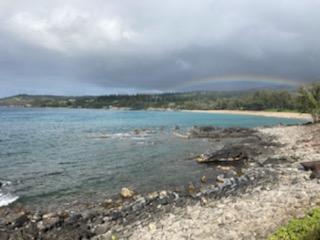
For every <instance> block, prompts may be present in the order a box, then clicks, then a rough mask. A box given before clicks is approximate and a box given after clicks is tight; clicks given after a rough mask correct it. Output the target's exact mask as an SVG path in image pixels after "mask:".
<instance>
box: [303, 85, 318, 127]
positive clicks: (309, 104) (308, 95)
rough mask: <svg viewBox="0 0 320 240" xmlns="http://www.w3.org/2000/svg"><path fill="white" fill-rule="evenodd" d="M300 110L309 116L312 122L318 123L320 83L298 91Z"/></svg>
mask: <svg viewBox="0 0 320 240" xmlns="http://www.w3.org/2000/svg"><path fill="white" fill-rule="evenodd" d="M299 102H300V109H301V111H303V112H308V113H310V114H311V116H312V119H313V122H320V82H317V83H313V84H310V85H307V86H303V87H301V88H300V89H299Z"/></svg>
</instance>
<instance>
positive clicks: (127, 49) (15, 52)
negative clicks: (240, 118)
mask: <svg viewBox="0 0 320 240" xmlns="http://www.w3.org/2000/svg"><path fill="white" fill-rule="evenodd" d="M319 10H320V0H303V1H302V0H266V1H264V0H262V1H257V0H188V1H186V0H161V1H159V0H90V1H88V0H63V1H62V0H45V1H44V0H23V1H22V0H0V21H1V24H0V96H8V95H12V94H17V93H31V94H71V95H81V94H108V93H135V92H163V91H184V90H193V89H206V90H207V89H211V90H220V89H244V88H256V87H264V86H269V85H270V83H271V82H269V79H284V80H285V79H286V81H284V82H286V84H289V85H295V84H299V83H303V82H308V81H314V80H317V79H320V14H319ZM211 79H212V81H211ZM239 80H240V81H239ZM242 81H243V82H242ZM284 82H283V81H279V86H280V85H283V83H284ZM274 84H275V82H273V84H272V85H274ZM275 85H277V84H275ZM270 86H271V85H270Z"/></svg>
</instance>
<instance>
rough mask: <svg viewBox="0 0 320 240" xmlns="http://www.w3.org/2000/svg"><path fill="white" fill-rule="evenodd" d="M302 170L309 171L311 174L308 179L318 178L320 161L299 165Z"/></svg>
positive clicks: (319, 175)
mask: <svg viewBox="0 0 320 240" xmlns="http://www.w3.org/2000/svg"><path fill="white" fill-rule="evenodd" d="M301 165H302V166H303V168H304V170H306V171H309V170H311V171H312V173H311V175H310V178H311V179H313V178H320V161H313V162H303V163H301Z"/></svg>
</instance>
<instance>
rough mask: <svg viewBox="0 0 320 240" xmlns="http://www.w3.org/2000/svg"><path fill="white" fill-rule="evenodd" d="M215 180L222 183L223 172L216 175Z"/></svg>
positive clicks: (223, 180)
mask: <svg viewBox="0 0 320 240" xmlns="http://www.w3.org/2000/svg"><path fill="white" fill-rule="evenodd" d="M216 180H217V182H220V183H224V182H225V178H224V175H223V174H220V175H218V176H217V178H216Z"/></svg>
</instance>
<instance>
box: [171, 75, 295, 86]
mask: <svg viewBox="0 0 320 240" xmlns="http://www.w3.org/2000/svg"><path fill="white" fill-rule="evenodd" d="M225 82H230V83H232V82H252V83H263V84H277V85H289V86H293V87H297V86H299V85H301V82H299V80H297V79H295V80H292V79H287V78H278V77H270V76H254V75H229V76H219V77H217V76H210V77H205V78H200V79H193V80H189V81H188V80H187V81H185V82H183V83H180V84H177V85H175V86H174V88H175V89H181V88H187V87H194V86H201V85H205V84H210V83H225Z"/></svg>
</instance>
